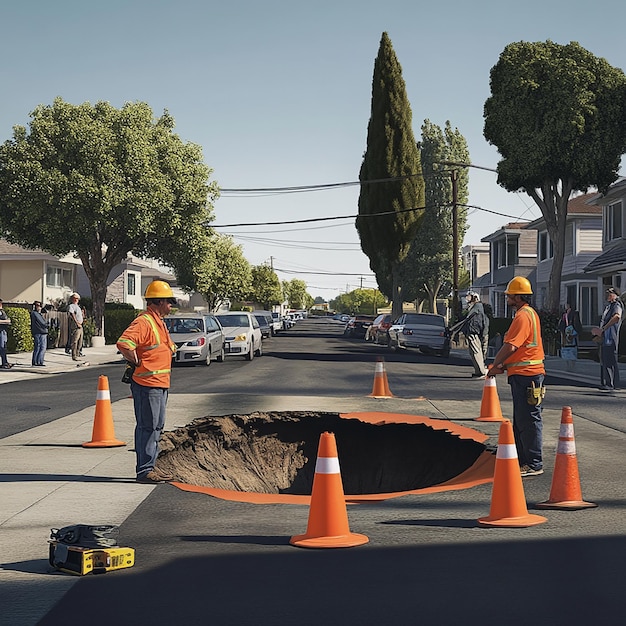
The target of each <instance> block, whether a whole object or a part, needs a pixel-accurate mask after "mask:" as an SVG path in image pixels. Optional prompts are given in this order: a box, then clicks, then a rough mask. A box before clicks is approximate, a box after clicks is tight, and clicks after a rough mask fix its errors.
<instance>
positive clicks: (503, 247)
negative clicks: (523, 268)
mask: <svg viewBox="0 0 626 626" xmlns="http://www.w3.org/2000/svg"><path fill="white" fill-rule="evenodd" d="M517 244H518V240H517V237H515V238H513V239H508V238H505V239H500V241H498V243H497V248H496V255H497V258H496V266H497V267H507V266H510V265H517V261H518V252H517Z"/></svg>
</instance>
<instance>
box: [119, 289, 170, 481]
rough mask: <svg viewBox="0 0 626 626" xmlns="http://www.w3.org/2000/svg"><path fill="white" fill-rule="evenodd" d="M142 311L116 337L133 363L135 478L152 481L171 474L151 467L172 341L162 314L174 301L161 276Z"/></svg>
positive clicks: (147, 294) (160, 426) (161, 422)
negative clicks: (120, 334) (118, 336)
mask: <svg viewBox="0 0 626 626" xmlns="http://www.w3.org/2000/svg"><path fill="white" fill-rule="evenodd" d="M144 298H145V299H146V305H147V307H146V311H145V312H144V313H142V314H140V315H138V316H137V317H136V318H135V319H134V320H133V321H132V322H131V324H130V326H129V327H128V328H127V329H126V330H125V331H124V332H123V333H122V336H121V337H120V338H119V339H118V340H117V348H118V350H119V351H120V352H121V353H122V355H123V357H124V358H125V359H126V360H127V361H128V362H129V363H130V364H131V365H134V366H135V371H134V372H133V375H132V379H131V381H130V389H131V393H132V394H133V405H134V408H135V420H136V422H137V424H136V426H135V452H136V454H137V467H136V471H137V482H140V483H147V484H156V483H162V482H166V481H168V480H172V478H173V476H171V475H169V474H165V473H164V472H163V471H160V470H158V469H156V468H155V464H156V460H157V456H158V455H159V439H160V438H161V432H162V430H163V426H165V405H166V403H167V395H168V391H169V387H170V372H171V368H172V355H173V354H175V353H176V344H174V342H173V341H172V339H171V337H170V334H169V332H168V331H167V327H166V326H165V323H164V322H163V316H165V315H167V314H168V313H169V312H170V311H171V309H172V305H173V304H175V303H176V299H175V298H174V294H173V293H172V288H171V287H170V286H169V285H168V283H166V282H165V281H163V280H154V281H152V282H151V283H150V284H149V285H148V286H147V287H146V292H145V294H144Z"/></svg>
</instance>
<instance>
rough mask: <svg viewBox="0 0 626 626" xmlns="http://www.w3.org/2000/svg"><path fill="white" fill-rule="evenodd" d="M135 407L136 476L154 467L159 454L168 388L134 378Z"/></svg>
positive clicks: (132, 385)
mask: <svg viewBox="0 0 626 626" xmlns="http://www.w3.org/2000/svg"><path fill="white" fill-rule="evenodd" d="M130 389H131V392H132V394H133V405H134V407H135V420H136V421H137V424H136V426H135V452H136V454H137V467H136V470H137V477H143V476H145V475H146V474H147V473H148V472H149V471H150V470H152V469H154V465H155V463H156V459H157V456H158V455H159V439H160V438H161V432H162V431H163V426H164V425H165V404H166V403H167V394H168V389H163V388H161V387H146V386H145V385H139V384H137V383H136V382H135V381H134V380H132V381H131V383H130Z"/></svg>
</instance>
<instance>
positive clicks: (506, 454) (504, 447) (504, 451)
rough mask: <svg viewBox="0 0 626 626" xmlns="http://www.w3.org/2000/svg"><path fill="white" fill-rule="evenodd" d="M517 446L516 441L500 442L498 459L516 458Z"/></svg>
mask: <svg viewBox="0 0 626 626" xmlns="http://www.w3.org/2000/svg"><path fill="white" fill-rule="evenodd" d="M516 458H517V448H516V447H515V444H514V443H499V444H498V452H497V453H496V459H516Z"/></svg>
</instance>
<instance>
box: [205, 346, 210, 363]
mask: <svg viewBox="0 0 626 626" xmlns="http://www.w3.org/2000/svg"><path fill="white" fill-rule="evenodd" d="M204 363H205V365H206V366H207V367H208V366H209V365H211V347H210V346H209V351H208V352H207V355H206V361H205V362H204Z"/></svg>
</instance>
